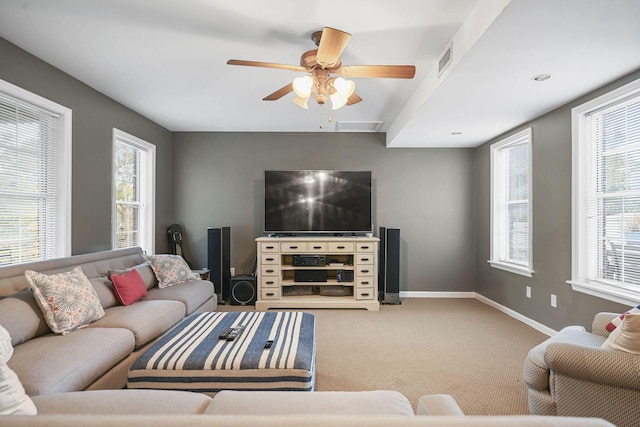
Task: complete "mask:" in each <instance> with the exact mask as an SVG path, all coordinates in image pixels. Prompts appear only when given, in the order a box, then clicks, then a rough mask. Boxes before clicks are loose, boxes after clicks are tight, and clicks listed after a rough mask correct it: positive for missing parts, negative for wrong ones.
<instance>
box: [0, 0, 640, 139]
mask: <svg viewBox="0 0 640 427" xmlns="http://www.w3.org/2000/svg"><path fill="white" fill-rule="evenodd" d="M639 16H640V1H638V0H511V1H509V0H322V1H319V0H304V1H301V0H269V1H265V0H235V1H230V0H180V1H178V0H55V1H53V0H2V1H1V2H0V36H1V37H3V38H5V39H7V40H9V41H10V42H12V43H14V44H16V45H18V46H19V47H21V48H23V49H25V50H26V51H28V52H30V53H32V54H34V55H36V56H38V57H39V58H41V59H43V60H44V61H46V62H48V63H50V64H52V65H54V66H55V67H57V68H59V69H61V70H63V71H64V72H66V73H68V74H70V75H72V76H73V77H75V78H77V79H79V80H81V81H82V82H84V83H86V84H87V85H89V86H91V87H93V88H95V89H96V90H98V91H100V92H102V93H104V94H106V95H107V96H109V97H111V98H113V99H115V100H117V101H118V102H120V103H122V104H124V105H126V106H128V107H130V108H131V109H133V110H135V111H137V112H139V113H140V114H142V115H144V116H146V117H148V118H149V119H151V120H153V121H155V122H156V123H158V124H160V125H162V126H164V127H166V128H167V129H169V130H172V131H242V132H335V131H336V125H337V124H338V123H341V124H342V125H346V126H347V127H349V125H351V126H353V125H354V123H352V122H356V124H357V122H365V123H364V124H365V125H366V124H367V123H369V122H378V121H381V122H382V127H381V128H380V132H386V133H387V145H388V146H390V147H475V146H477V145H479V144H482V143H483V142H486V141H487V140H489V139H491V138H493V137H495V136H497V135H499V134H501V133H503V132H505V131H507V130H509V129H511V128H513V127H515V126H518V125H520V124H521V123H523V122H526V121H528V120H530V119H532V118H535V117H537V116H539V115H541V114H543V113H545V112H548V111H550V110H552V109H554V108H556V107H558V106H560V105H562V104H564V103H566V102H568V101H570V100H572V99H574V98H576V97H578V96H580V95H583V94H585V93H588V92H590V91H592V90H593V89H595V88H597V87H600V86H602V85H604V84H606V83H608V82H610V81H613V80H615V79H616V78H618V77H621V76H623V75H625V74H627V73H629V72H631V71H634V70H637V69H640V54H639V53H640V23H639V22H640V21H638V17H639ZM324 26H330V27H334V28H338V29H341V30H344V31H347V32H349V33H351V34H352V39H351V41H350V42H349V44H348V45H347V47H346V49H345V51H344V53H343V55H342V57H341V60H342V63H343V64H344V65H381V64H400V65H404V64H414V65H416V68H417V70H416V77H415V78H414V79H413V80H400V79H355V81H356V91H357V93H358V94H359V95H360V96H361V97H362V98H363V102H361V103H358V104H355V105H352V106H348V107H344V108H342V109H340V110H337V111H333V112H332V111H331V110H330V108H329V105H324V106H319V105H317V104H315V103H313V102H310V108H309V110H303V109H300V108H299V107H297V106H296V105H295V104H293V103H292V102H291V99H292V98H293V94H290V95H287V96H285V97H284V98H282V99H280V100H278V101H270V102H268V101H262V98H263V97H265V96H266V95H268V94H270V93H271V92H273V91H275V90H276V89H278V88H280V87H282V86H284V85H286V84H287V83H289V82H290V81H291V80H292V79H293V78H294V77H297V76H298V75H299V73H295V72H291V71H285V70H274V69H266V68H254V67H238V66H230V65H226V61H227V60H228V59H232V58H233V59H247V60H254V61H265V62H278V63H284V64H293V65H298V63H299V58H300V55H301V54H302V53H303V52H305V51H307V50H311V49H314V48H315V45H314V44H313V42H312V41H311V38H310V36H311V33H313V32H314V31H317V30H320V29H322V27H324ZM448 46H452V52H453V61H452V63H451V64H450V65H449V67H447V68H446V69H445V70H444V72H443V73H441V75H440V76H438V70H437V63H438V60H439V59H440V57H441V55H442V54H443V52H444V51H445V50H446V49H447V47H448ZM0 60H1V59H0ZM542 73H548V74H551V76H552V77H551V79H550V80H548V81H546V82H543V83H538V82H534V81H532V80H531V78H532V77H533V76H534V75H537V74H542ZM312 104H313V105H312ZM329 117H331V122H329ZM321 123H322V124H323V127H322V128H320V124H321ZM356 127H358V126H356ZM452 132H461V134H459V135H452Z"/></svg>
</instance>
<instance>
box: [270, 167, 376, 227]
mask: <svg viewBox="0 0 640 427" xmlns="http://www.w3.org/2000/svg"><path fill="white" fill-rule="evenodd" d="M264 196H265V197H264V205H265V210H264V228H265V232H266V233H368V232H371V231H372V223H371V172H370V171H321V170H306V171H265V173H264Z"/></svg>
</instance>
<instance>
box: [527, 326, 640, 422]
mask: <svg viewBox="0 0 640 427" xmlns="http://www.w3.org/2000/svg"><path fill="white" fill-rule="evenodd" d="M616 316H619V314H616V313H598V314H597V315H596V316H595V318H594V319H593V324H592V332H587V331H586V330H585V329H584V328H583V327H581V326H569V327H566V328H563V329H562V330H561V331H560V332H558V333H557V334H556V335H554V336H553V337H551V338H549V339H548V340H546V341H544V342H543V343H541V344H540V345H538V346H536V347H534V348H533V349H531V350H530V351H529V354H528V356H527V359H526V360H525V363H524V379H525V381H526V383H527V387H528V398H529V411H530V412H531V414H533V415H561V416H580V417H600V418H604V419H606V420H608V421H610V422H612V423H613V424H615V425H617V426H619V427H622V426H638V425H640V355H637V354H631V353H626V352H623V351H618V350H610V349H602V348H600V346H601V345H602V344H603V343H604V342H605V341H606V339H607V337H608V336H609V332H608V331H607V330H606V329H605V326H606V325H607V323H609V322H610V321H611V320H612V319H614V318H615V317H616Z"/></svg>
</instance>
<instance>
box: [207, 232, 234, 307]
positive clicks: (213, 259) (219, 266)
mask: <svg viewBox="0 0 640 427" xmlns="http://www.w3.org/2000/svg"><path fill="white" fill-rule="evenodd" d="M207 261H208V267H209V270H210V271H211V273H210V274H211V281H212V282H213V286H214V287H215V289H216V294H218V295H219V300H220V303H222V304H224V303H225V302H226V301H227V300H228V299H229V294H230V291H229V280H230V279H231V227H221V228H212V227H210V228H208V229H207Z"/></svg>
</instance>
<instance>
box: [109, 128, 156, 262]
mask: <svg viewBox="0 0 640 427" xmlns="http://www.w3.org/2000/svg"><path fill="white" fill-rule="evenodd" d="M113 165H114V166H113V168H114V169H113V247H114V249H119V248H127V247H132V246H140V247H141V248H142V249H143V250H145V251H147V252H149V253H153V252H154V250H155V239H154V228H155V227H154V224H155V146H154V145H153V144H150V143H148V142H146V141H144V140H141V139H139V138H137V137H135V136H133V135H129V134H127V133H125V132H122V131H120V130H118V129H114V137H113Z"/></svg>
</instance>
